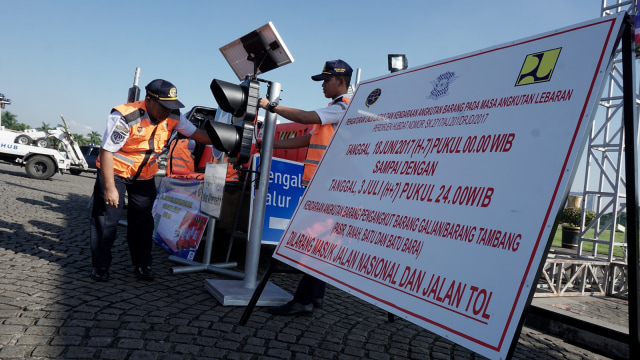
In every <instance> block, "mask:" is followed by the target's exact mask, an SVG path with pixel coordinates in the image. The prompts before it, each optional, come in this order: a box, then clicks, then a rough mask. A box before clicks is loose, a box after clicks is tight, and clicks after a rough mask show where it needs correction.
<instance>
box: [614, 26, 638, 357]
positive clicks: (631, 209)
mask: <svg viewBox="0 0 640 360" xmlns="http://www.w3.org/2000/svg"><path fill="white" fill-rule="evenodd" d="M623 29H624V31H623V33H622V69H623V70H622V75H623V76H622V80H623V89H624V91H623V97H624V107H623V116H624V142H625V152H624V157H625V159H624V160H625V168H626V171H625V175H626V176H625V177H626V187H627V228H626V232H627V248H628V254H629V258H628V259H629V260H628V262H627V277H628V289H629V297H628V298H629V354H640V329H639V328H638V326H639V325H640V318H639V317H638V316H639V314H640V313H639V312H638V298H639V297H640V282H639V278H640V276H639V271H640V269H639V268H638V260H639V257H640V256H639V255H640V254H639V253H638V194H637V190H636V181H637V163H638V162H637V151H636V134H637V124H636V119H637V118H638V116H637V113H636V97H635V88H634V85H635V84H634V79H635V71H634V66H633V62H634V49H633V47H634V40H633V37H634V26H633V17H632V16H630V15H627V16H626V17H625V25H624V27H623ZM612 231H613V230H612Z"/></svg>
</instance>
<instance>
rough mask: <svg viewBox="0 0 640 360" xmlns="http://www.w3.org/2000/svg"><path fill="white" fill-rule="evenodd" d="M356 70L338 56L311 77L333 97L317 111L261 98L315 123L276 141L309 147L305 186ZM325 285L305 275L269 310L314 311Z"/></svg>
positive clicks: (266, 105) (277, 145) (270, 107)
mask: <svg viewBox="0 0 640 360" xmlns="http://www.w3.org/2000/svg"><path fill="white" fill-rule="evenodd" d="M352 73H353V70H352V69H351V66H349V64H347V63H346V62H344V61H343V60H340V59H338V60H331V61H327V62H326V63H325V65H324V68H323V69H322V73H320V74H318V75H314V76H312V77H311V79H312V80H314V81H322V91H323V92H324V96H325V97H326V98H328V99H331V103H330V104H329V106H328V107H322V108H320V109H317V110H314V111H304V110H300V109H294V108H289V107H285V106H281V105H278V104H276V103H270V102H269V101H268V100H267V99H265V98H260V100H259V105H260V107H261V108H263V109H265V110H267V111H270V112H272V113H275V114H278V115H279V116H282V117H284V118H285V119H288V120H291V121H294V122H297V123H300V124H305V125H309V124H313V125H314V128H313V129H312V131H311V132H310V133H309V134H307V135H303V136H297V137H294V138H289V139H284V140H278V141H275V142H274V144H273V148H274V149H296V148H301V147H308V149H307V156H306V158H305V161H304V170H303V176H302V184H303V185H304V186H307V185H308V184H309V181H310V180H311V177H312V176H313V172H314V171H315V169H316V168H317V167H318V163H319V162H320V159H321V158H322V155H323V154H324V152H325V150H326V148H327V146H328V145H329V141H330V140H331V136H333V133H334V132H335V128H336V126H337V125H338V122H340V120H342V117H343V116H344V114H345V112H346V110H347V104H348V103H349V100H350V99H349V98H348V97H347V96H348V95H347V90H348V89H349V84H350V83H351V75H352ZM325 286H326V284H325V283H324V282H323V281H321V280H318V279H316V278H314V277H313V276H311V275H308V274H304V276H303V277H302V279H301V280H300V283H299V284H298V288H297V289H296V293H295V295H294V297H293V300H291V301H290V302H288V303H286V304H284V305H282V306H278V307H272V308H269V309H268V311H269V312H270V313H272V314H275V315H298V314H310V313H312V312H313V308H314V306H315V307H322V301H323V299H324V292H325Z"/></svg>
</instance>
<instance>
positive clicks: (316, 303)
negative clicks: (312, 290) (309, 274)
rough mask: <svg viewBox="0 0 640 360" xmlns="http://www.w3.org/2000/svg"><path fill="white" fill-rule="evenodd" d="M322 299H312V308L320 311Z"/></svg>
mask: <svg viewBox="0 0 640 360" xmlns="http://www.w3.org/2000/svg"><path fill="white" fill-rule="evenodd" d="M323 300H324V299H323V298H314V299H313V302H312V304H313V307H314V308H316V309H322V303H323Z"/></svg>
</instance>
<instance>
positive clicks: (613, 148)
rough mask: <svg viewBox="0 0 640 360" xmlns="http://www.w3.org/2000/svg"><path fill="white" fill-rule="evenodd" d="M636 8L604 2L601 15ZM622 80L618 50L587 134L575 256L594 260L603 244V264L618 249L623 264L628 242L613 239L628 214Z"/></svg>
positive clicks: (612, 258)
mask: <svg viewBox="0 0 640 360" xmlns="http://www.w3.org/2000/svg"><path fill="white" fill-rule="evenodd" d="M635 6H636V5H635V1H630V0H626V1H621V0H616V1H610V0H609V1H607V0H603V1H602V9H601V15H602V16H606V15H610V14H614V13H618V12H621V11H625V12H627V13H629V14H635V13H636V8H635ZM633 65H635V64H633ZM623 77H624V71H623V61H622V50H621V49H620V48H619V49H618V50H617V51H616V55H615V58H614V60H613V62H612V66H611V69H610V71H609V78H608V80H607V81H608V82H607V84H606V88H605V90H604V91H603V95H602V97H601V99H600V106H602V107H603V108H604V119H603V120H602V121H600V119H599V118H596V120H595V121H594V123H593V125H592V128H591V133H590V135H589V140H588V146H587V152H586V153H587V156H586V172H585V180H584V191H583V206H582V208H583V214H582V220H581V224H580V235H579V240H578V247H577V255H578V257H582V258H592V259H593V258H596V256H597V254H598V246H599V245H606V246H608V248H609V250H608V253H607V257H606V261H608V262H613V261H616V259H614V256H613V254H614V250H615V249H616V248H621V249H622V250H623V251H622V253H623V254H624V256H623V258H622V259H617V261H622V262H623V263H626V262H627V256H626V255H627V242H626V241H625V242H616V239H615V236H616V231H617V230H618V228H619V226H618V223H619V217H620V215H621V214H622V213H624V212H625V211H627V201H626V187H627V184H626V178H625V171H624V123H623V109H624V103H625V101H624V97H623V92H624V87H623V82H624V81H623ZM634 101H635V100H634ZM632 103H633V101H632ZM637 104H638V103H637V101H636V105H637ZM589 204H591V205H592V207H591V208H588V207H589V206H588V205H589ZM584 210H592V211H594V212H595V214H596V217H595V220H594V221H593V222H591V224H589V225H588V226H584V219H585V212H584ZM590 231H593V234H592V235H591V236H587V232H590ZM607 231H608V232H609V234H608V236H607V238H606V239H602V237H603V235H604V234H605V233H606V232H607ZM585 242H586V243H591V244H593V248H592V250H591V251H589V252H585V251H584V249H583V246H584V244H585Z"/></svg>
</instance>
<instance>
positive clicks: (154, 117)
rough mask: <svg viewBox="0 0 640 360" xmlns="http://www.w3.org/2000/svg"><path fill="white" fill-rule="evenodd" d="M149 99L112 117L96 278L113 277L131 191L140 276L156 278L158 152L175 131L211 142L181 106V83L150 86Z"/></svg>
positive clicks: (105, 144) (97, 198) (95, 212)
mask: <svg viewBox="0 0 640 360" xmlns="http://www.w3.org/2000/svg"><path fill="white" fill-rule="evenodd" d="M145 89H146V96H145V99H144V100H141V101H136V102H133V103H129V104H123V105H119V106H116V107H115V108H113V110H112V111H111V114H110V115H109V117H108V118H107V128H106V130H105V133H104V136H103V138H102V146H101V148H100V155H99V156H98V160H97V161H96V165H97V167H98V169H99V170H98V174H97V177H96V182H95V185H94V189H93V208H92V211H91V234H90V236H91V262H92V266H93V269H92V271H91V277H92V278H93V279H95V280H97V281H107V280H109V276H110V274H109V267H110V265H111V247H112V246H113V243H114V241H115V239H116V235H117V228H118V221H119V220H120V214H121V212H122V209H123V206H124V193H125V191H126V192H127V194H128V211H127V243H128V245H129V253H130V255H131V261H132V263H133V265H134V267H135V269H134V273H135V275H136V276H137V277H138V278H139V279H142V280H153V278H154V274H153V270H152V269H151V265H152V261H151V260H152V259H151V251H152V245H153V240H152V236H153V226H154V222H153V217H152V215H151V210H152V207H153V202H154V201H155V198H156V185H155V180H154V175H155V173H156V172H157V171H158V156H159V155H160V152H161V151H162V148H163V147H164V146H165V145H166V143H167V141H168V139H169V136H170V135H171V132H172V131H173V130H174V129H175V130H176V131H178V132H179V133H181V134H183V135H185V136H187V137H189V138H192V139H194V140H196V141H198V142H202V143H206V144H210V143H211V140H210V139H209V137H208V136H207V133H206V131H204V130H201V129H197V128H196V127H195V125H193V124H192V123H191V122H190V121H188V120H187V119H186V117H185V116H184V115H183V114H181V113H180V111H179V109H180V108H183V107H184V105H182V103H181V102H180V101H179V100H178V94H177V90H176V87H175V86H174V85H173V84H172V83H170V82H168V81H166V80H162V79H157V80H153V81H152V82H150V83H149V84H148V85H147V86H146V87H145Z"/></svg>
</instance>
